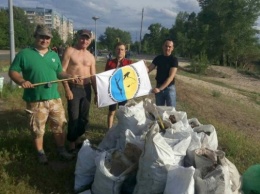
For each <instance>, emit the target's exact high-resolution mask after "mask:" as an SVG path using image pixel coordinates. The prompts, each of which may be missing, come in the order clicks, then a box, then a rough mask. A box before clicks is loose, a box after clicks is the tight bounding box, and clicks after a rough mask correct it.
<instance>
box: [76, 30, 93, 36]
mask: <svg viewBox="0 0 260 194" xmlns="http://www.w3.org/2000/svg"><path fill="white" fill-rule="evenodd" d="M78 35H79V36H88V37H89V38H91V37H92V33H91V31H90V30H87V29H83V30H79V31H78Z"/></svg>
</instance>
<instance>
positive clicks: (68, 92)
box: [65, 90, 73, 100]
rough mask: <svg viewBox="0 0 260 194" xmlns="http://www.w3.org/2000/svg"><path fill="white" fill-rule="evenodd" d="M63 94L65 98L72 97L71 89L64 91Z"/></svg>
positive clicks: (70, 98)
mask: <svg viewBox="0 0 260 194" xmlns="http://www.w3.org/2000/svg"><path fill="white" fill-rule="evenodd" d="M65 96H66V98H67V100H72V99H73V93H72V92H71V90H69V91H66V92H65Z"/></svg>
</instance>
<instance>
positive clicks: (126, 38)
mask: <svg viewBox="0 0 260 194" xmlns="http://www.w3.org/2000/svg"><path fill="white" fill-rule="evenodd" d="M99 41H100V44H101V46H103V47H104V46H106V47H107V49H108V50H110V51H114V47H115V45H116V43H117V42H119V41H120V42H123V43H125V44H131V35H130V33H129V32H126V31H123V30H120V29H116V28H111V27H107V28H106V30H105V33H104V35H101V36H100V37H99Z"/></svg>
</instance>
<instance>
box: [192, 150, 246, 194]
mask: <svg viewBox="0 0 260 194" xmlns="http://www.w3.org/2000/svg"><path fill="white" fill-rule="evenodd" d="M195 166H196V170H198V171H199V173H198V172H196V173H195V175H196V178H195V183H196V184H195V185H196V189H195V190H196V193H198V194H200V193H209V194H218V193H222V194H229V193H232V194H240V193H241V176H240V174H239V172H238V170H237V168H236V167H235V165H234V164H233V163H231V162H230V161H229V160H228V159H227V158H226V157H225V153H224V152H223V151H220V150H210V149H207V148H201V149H197V150H195ZM195 175H194V176H195Z"/></svg>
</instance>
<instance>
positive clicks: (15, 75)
mask: <svg viewBox="0 0 260 194" xmlns="http://www.w3.org/2000/svg"><path fill="white" fill-rule="evenodd" d="M8 74H9V77H10V78H11V79H12V80H13V81H14V82H15V83H16V84H17V85H19V86H21V87H22V88H33V85H32V83H31V82H30V81H27V80H25V79H24V78H23V76H22V75H21V74H20V73H19V72H17V71H13V70H10V71H9V73H8Z"/></svg>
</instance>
